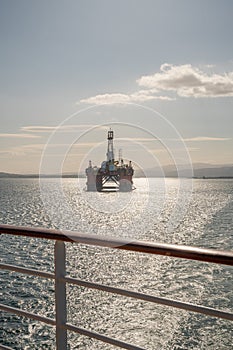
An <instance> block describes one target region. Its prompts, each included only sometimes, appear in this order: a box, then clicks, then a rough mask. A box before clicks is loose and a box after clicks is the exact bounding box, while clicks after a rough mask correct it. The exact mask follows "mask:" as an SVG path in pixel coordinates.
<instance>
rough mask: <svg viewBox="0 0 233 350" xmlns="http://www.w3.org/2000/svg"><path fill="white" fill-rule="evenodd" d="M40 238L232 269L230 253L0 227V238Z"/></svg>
mask: <svg viewBox="0 0 233 350" xmlns="http://www.w3.org/2000/svg"><path fill="white" fill-rule="evenodd" d="M1 233H2V234H9V235H18V236H26V237H34V238H43V239H48V240H56V241H63V242H71V243H81V244H87V245H94V246H101V247H108V248H114V249H122V250H129V251H135V252H141V253H147V254H157V255H165V256H171V257H176V258H182V259H191V260H197V261H203V262H210V263H217V264H224V265H230V266H233V251H224V250H216V249H205V248H198V247H190V246H185V245H176V244H166V243H154V242H148V241H141V240H136V241H133V239H131V238H128V239H125V238H115V237H111V236H102V235H101V236H100V235H91V234H86V233H79V232H76V231H68V230H62V231H61V230H55V229H46V228H37V227H33V228H32V227H24V226H11V225H0V234H1Z"/></svg>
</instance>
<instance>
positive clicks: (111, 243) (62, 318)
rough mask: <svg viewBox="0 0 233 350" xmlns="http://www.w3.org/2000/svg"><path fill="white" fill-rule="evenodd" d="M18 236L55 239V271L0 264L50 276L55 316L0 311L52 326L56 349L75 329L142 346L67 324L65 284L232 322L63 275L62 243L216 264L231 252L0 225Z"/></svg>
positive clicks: (230, 261)
mask: <svg viewBox="0 0 233 350" xmlns="http://www.w3.org/2000/svg"><path fill="white" fill-rule="evenodd" d="M1 233H4V234H10V235H20V236H27V237H37V238H44V239H50V240H55V248H54V260H55V273H54V274H53V273H48V272H42V271H39V270H34V269H28V268H25V267H19V266H14V265H8V264H0V269H4V270H7V271H14V272H18V273H22V274H28V275H32V276H37V277H42V278H46V279H52V280H54V281H55V304H56V307H55V315H56V317H55V319H52V318H48V317H44V316H39V315H36V314H33V313H30V312H27V311H23V310H21V309H18V308H14V307H11V306H7V305H4V304H0V310H2V311H4V312H8V313H13V314H16V315H19V316H24V317H28V318H30V319H33V320H37V321H40V322H43V323H45V324H48V325H51V326H55V327H56V348H57V350H66V349H67V331H72V332H76V333H79V334H82V335H85V336H87V337H91V338H95V339H98V340H100V341H103V342H105V343H108V344H112V345H115V346H117V347H121V348H123V349H131V350H137V349H142V348H140V347H138V346H135V345H131V344H128V343H126V342H123V341H120V340H117V339H114V338H111V337H108V336H105V335H102V334H99V333H96V332H93V331H89V330H86V329H83V328H81V327H76V326H74V325H72V324H70V323H67V317H66V316H67V304H66V284H67V283H68V284H75V285H79V286H82V287H86V288H91V289H97V290H101V291H104V292H107V293H113V294H118V295H122V296H127V297H131V298H135V299H138V300H144V301H148V302H152V303H156V304H161V305H166V306H171V307H175V308H179V309H183V310H187V311H192V312H197V313H200V314H204V315H207V316H211V317H218V318H222V319H226V320H231V321H233V313H230V312H226V311H221V310H217V309H213V308H209V307H205V306H199V305H194V304H191V303H186V302H180V301H176V300H172V299H167V298H161V297H156V296H153V295H147V294H144V293H139V292H134V291H130V290H126V289H121V288H115V287H111V286H107V285H102V284H98V283H93V282H87V281H82V280H79V279H75V278H70V277H66V268H65V261H66V260H65V244H64V242H77V243H85V244H90V245H97V246H104V247H111V248H115V249H124V250H131V251H137V252H143V253H148V254H159V255H166V256H172V257H178V258H183V259H192V260H198V261H205V262H210V263H218V264H225V265H231V266H233V252H229V251H228V252H227V251H219V250H213V249H200V248H195V247H187V246H178V245H171V244H160V243H151V242H144V241H135V242H130V243H129V242H128V241H126V240H123V239H115V238H112V237H103V236H96V235H85V234H80V233H77V232H70V231H67V232H64V231H63V232H60V231H58V230H47V229H38V228H28V227H16V226H9V225H0V234H1ZM0 349H10V348H9V347H7V346H4V345H0Z"/></svg>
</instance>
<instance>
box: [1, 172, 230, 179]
mask: <svg viewBox="0 0 233 350" xmlns="http://www.w3.org/2000/svg"><path fill="white" fill-rule="evenodd" d="M85 177H86V176H85V175H82V174H80V175H78V174H63V175H61V176H60V175H54V174H51V175H39V174H11V173H0V179H39V178H44V179H57V178H67V179H78V178H85ZM161 177H162V176H134V178H135V179H139V178H158V179H159V178H161ZM164 177H165V178H172V179H176V178H178V176H175V175H173V176H171V175H170V176H169V175H165V176H164ZM180 178H187V177H185V176H181V177H180ZM192 179H194V180H211V179H233V176H193V177H192Z"/></svg>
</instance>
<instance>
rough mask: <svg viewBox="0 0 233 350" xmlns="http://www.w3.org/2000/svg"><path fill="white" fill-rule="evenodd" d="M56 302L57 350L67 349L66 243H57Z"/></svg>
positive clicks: (55, 259) (55, 261)
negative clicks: (64, 280) (64, 279)
mask: <svg viewBox="0 0 233 350" xmlns="http://www.w3.org/2000/svg"><path fill="white" fill-rule="evenodd" d="M54 263H55V302H56V344H57V350H66V349H67V330H66V329H64V328H63V327H62V326H64V325H65V324H66V283H65V282H63V281H61V279H62V278H64V277H65V274H66V266H65V264H66V252H65V243H64V242H61V241H56V242H55V247H54Z"/></svg>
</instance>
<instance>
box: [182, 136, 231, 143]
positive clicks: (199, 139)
mask: <svg viewBox="0 0 233 350" xmlns="http://www.w3.org/2000/svg"><path fill="white" fill-rule="evenodd" d="M183 140H184V141H185V142H199V141H229V140H231V138H227V137H209V136H197V137H191V138H187V139H183Z"/></svg>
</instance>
